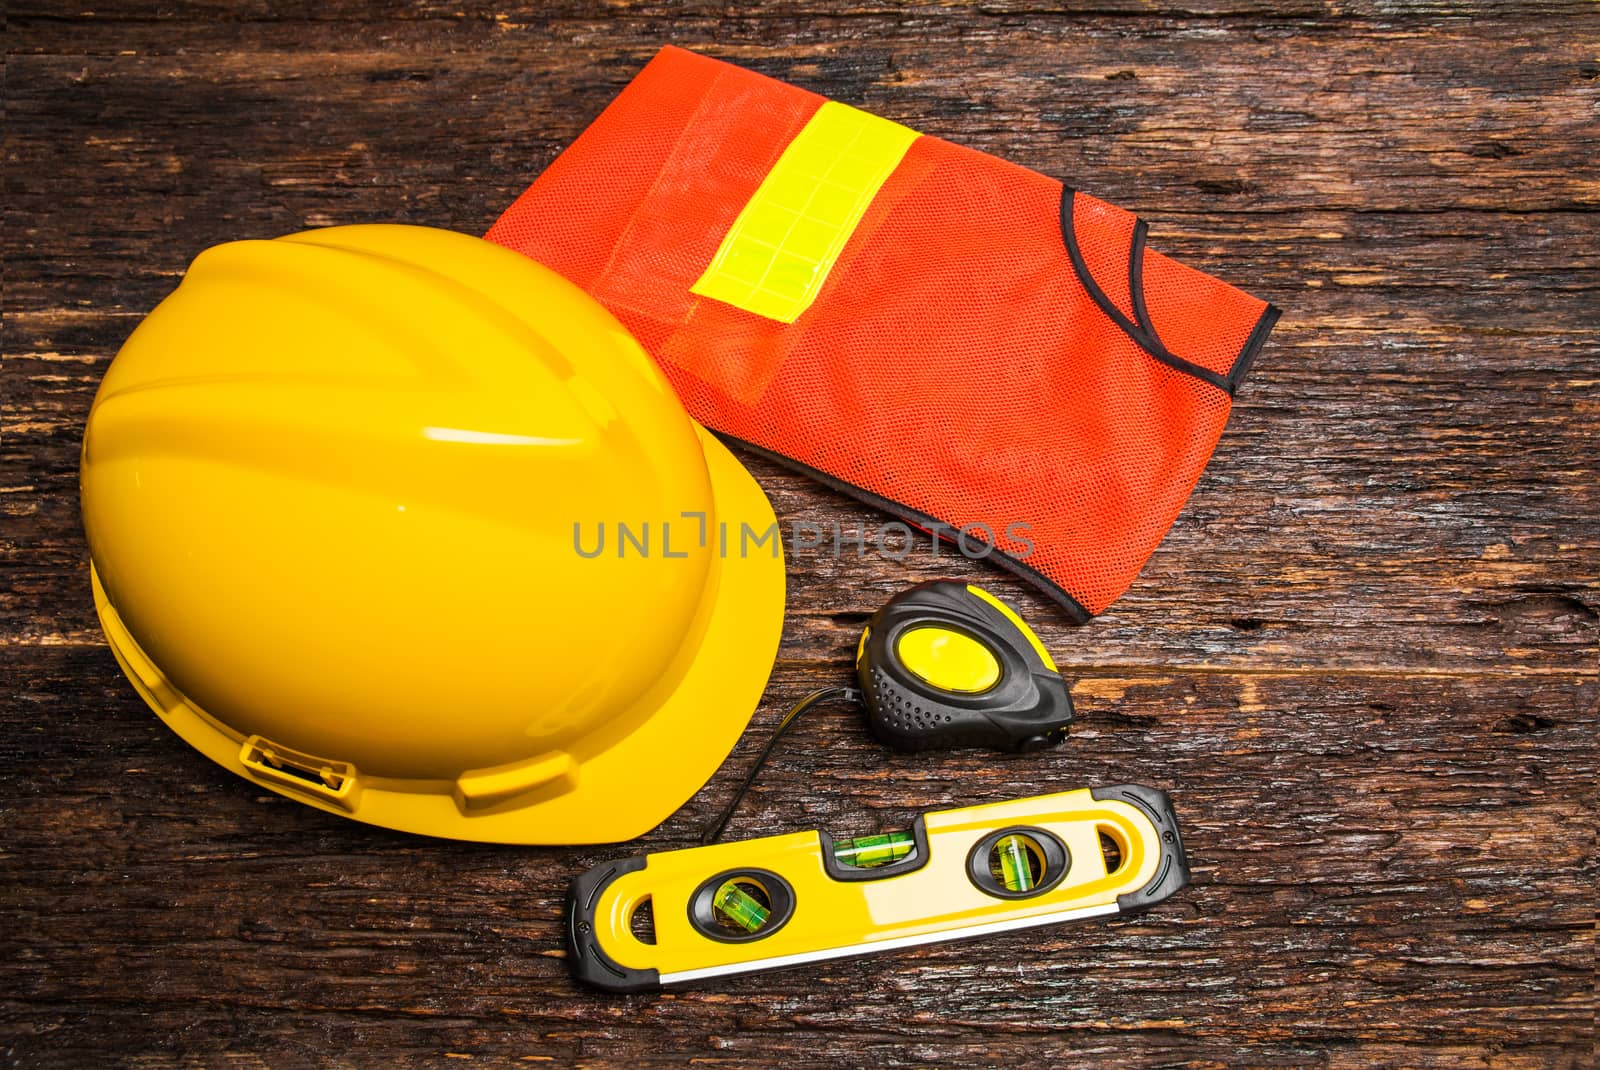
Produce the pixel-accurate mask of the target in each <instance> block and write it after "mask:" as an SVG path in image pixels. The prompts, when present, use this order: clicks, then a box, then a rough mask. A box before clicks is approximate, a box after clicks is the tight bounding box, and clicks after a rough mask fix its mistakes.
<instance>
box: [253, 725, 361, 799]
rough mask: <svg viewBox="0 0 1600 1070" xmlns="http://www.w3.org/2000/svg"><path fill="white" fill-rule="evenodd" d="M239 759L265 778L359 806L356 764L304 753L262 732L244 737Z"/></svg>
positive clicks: (308, 792) (254, 772)
mask: <svg viewBox="0 0 1600 1070" xmlns="http://www.w3.org/2000/svg"><path fill="white" fill-rule="evenodd" d="M239 761H240V763H241V764H243V765H244V767H245V768H246V769H247V770H248V771H249V772H251V773H253V774H254V775H256V776H258V777H260V778H262V779H264V780H270V781H272V782H273V783H275V784H281V785H284V786H286V787H291V788H294V789H295V790H297V791H302V792H305V793H306V794H309V795H311V796H313V797H315V798H319V799H323V800H325V801H327V802H330V803H332V804H334V805H335V806H338V807H341V808H343V809H346V810H353V809H355V802H356V797H357V795H358V793H359V783H358V781H357V779H356V768H355V766H353V765H351V764H350V763H349V762H335V761H330V760H328V759H326V758H317V757H314V756H312V755H309V754H302V753H300V752H299V751H296V750H290V749H289V748H288V747H285V746H282V745H280V744H277V743H273V742H272V741H271V740H269V739H265V738H263V737H261V736H251V737H250V738H249V739H247V740H245V741H244V745H243V746H242V747H240V748H239Z"/></svg>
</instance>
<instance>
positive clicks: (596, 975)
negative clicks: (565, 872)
mask: <svg viewBox="0 0 1600 1070" xmlns="http://www.w3.org/2000/svg"><path fill="white" fill-rule="evenodd" d="M644 867H645V858H644V856H643V855H635V856H633V857H632V858H623V859H619V860H617V861H615V862H602V863H600V864H599V865H598V866H595V867H594V868H593V869H591V870H589V872H587V873H585V874H583V875H582V876H581V877H576V878H574V879H573V881H572V883H571V884H570V885H569V886H568V887H567V963H568V964H569V965H570V966H571V967H572V976H574V977H576V978H577V979H578V980H580V981H582V982H583V983H584V984H588V985H593V986H594V987H595V988H601V989H604V990H605V991H607V992H654V991H655V990H657V989H659V988H660V987H661V975H660V974H659V973H657V972H656V971H655V970H634V969H630V968H628V967H627V966H623V965H621V964H620V963H618V962H617V961H616V960H614V959H613V958H612V957H611V956H610V955H607V954H606V953H605V952H604V951H602V950H600V942H599V941H598V940H597V939H595V920H594V908H595V904H596V903H598V902H599V900H600V893H601V892H603V891H605V890H606V887H607V886H608V885H609V884H610V883H611V882H612V881H614V880H616V879H617V878H618V877H620V876H622V875H623V874H624V873H636V872H638V871H639V870H641V869H643V868H644Z"/></svg>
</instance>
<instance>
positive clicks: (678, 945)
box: [568, 785, 1188, 991]
mask: <svg viewBox="0 0 1600 1070" xmlns="http://www.w3.org/2000/svg"><path fill="white" fill-rule="evenodd" d="M902 835H904V836H909V837H910V838H911V839H912V840H914V846H913V847H910V848H909V853H908V854H907V855H906V856H905V857H902V858H900V859H899V860H898V861H894V862H893V863H891V864H888V865H883V866H881V867H879V868H876V869H874V868H856V867H853V866H849V865H846V864H844V863H841V862H840V861H839V860H838V857H837V856H836V853H835V850H834V842H833V840H832V839H831V838H830V837H829V836H828V835H827V834H825V833H820V832H816V831H811V832H796V833H791V834H788V835H782V836H771V837H767V838H764V839H757V840H746V841H743V842H738V843H720V844H713V845H710V846H706V847H696V848H690V849H687V850H681V851H668V852H664V853H661V854H652V855H646V856H639V857H634V858H629V859H622V860H619V861H616V862H610V863H605V864H602V865H600V866H596V867H595V868H594V869H592V870H590V871H589V872H588V873H587V874H585V875H584V876H583V877H581V878H579V879H578V880H577V881H575V882H574V883H573V887H572V891H571V895H570V897H569V902H568V946H569V954H570V955H571V957H572V961H573V967H574V970H575V972H576V973H577V974H578V976H579V977H580V978H582V979H583V980H586V981H588V982H590V983H592V984H596V985H598V986H600V987H603V988H608V989H612V990H615V991H639V990H645V989H649V988H654V987H656V986H658V985H667V984H676V983H684V982H689V981H698V980H703V979H706V978H713V977H719V976H724V975H728V974H736V973H744V972H748V971H752V970H762V969H773V968H777V967H782V966H792V965H798V964H802V963H806V962H815V961H820V960H823V959H829V958H837V957H841V956H848V955H855V954H865V953H869V952H874V951H885V950H889V949H892V948H899V947H909V946H913V945H916V944H924V943H931V942H935V941H942V940H951V939H958V938H961V937H969V936H978V935H982V934H986V933H997V932H1004V931H1007V930H1011V929H1021V928H1027V927H1031V926H1035V925H1044V924H1050V923H1053V922H1061V921H1070V920H1074V919H1080V918H1089V917H1095V916H1099V915H1110V914H1117V913H1126V912H1131V911H1136V910H1142V909H1145V908H1146V907H1149V906H1152V905H1154V904H1155V903H1157V902H1160V901H1161V900H1163V899H1165V898H1167V897H1168V896H1170V895H1171V894H1172V893H1173V892H1175V891H1176V890H1177V889H1178V888H1181V887H1182V886H1183V885H1184V884H1185V883H1187V880H1188V867H1187V864H1186V861H1185V859H1184V855H1183V846H1182V842H1181V840H1180V838H1179V835H1178V829H1177V821H1176V817H1175V815H1174V814H1173V811H1172V806H1171V802H1170V800H1169V799H1168V798H1167V796H1166V794H1165V793H1164V792H1160V791H1156V790H1154V789H1150V788H1142V787H1136V786H1131V785H1125V786H1119V787H1112V788H1092V789H1091V788H1083V789H1079V790H1076V791H1068V792H1062V793H1059V794H1054V795H1041V796H1036V797H1033V798H1027V799H1015V800H1011V801H1008V802H999V803H989V804H985V805H982V806H970V807H964V808H962V809H959V810H944V811H936V812H932V813H928V814H925V815H923V816H921V817H919V818H918V819H917V821H916V822H915V823H914V824H913V827H912V828H911V829H910V830H909V831H908V832H907V833H904V834H902ZM1003 854H1004V855H1006V856H1007V858H1006V860H1005V863H1004V864H1003V865H1002V864H1001V862H999V861H995V859H998V858H999V857H1000V856H1001V855H1003ZM1017 859H1021V860H1022V865H1021V867H1020V868H1022V869H1029V868H1030V867H1031V872H1024V873H1021V874H1020V876H1019V874H1018V869H1019V866H1018V864H1017ZM1018 881H1020V885H1019V884H1017V883H1016V882H1018ZM1007 882H1012V883H1011V886H1008V884H1007ZM730 887H732V888H733V891H729V888H730ZM735 900H737V901H738V902H739V903H742V904H744V905H743V906H739V907H735V906H734V905H732V904H733V903H734V901H735ZM647 905H648V909H649V913H650V916H651V919H652V922H653V934H651V933H645V934H642V935H641V934H640V933H638V932H636V931H635V930H636V926H635V920H636V918H635V915H636V913H638V912H640V911H641V910H643V909H644V908H645V907H646V906H647ZM756 920H759V921H760V925H759V927H758V928H756V929H755V930H754V931H744V929H742V928H741V926H746V927H748V926H751V925H753V924H755V921H756Z"/></svg>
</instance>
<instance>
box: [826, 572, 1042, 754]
mask: <svg viewBox="0 0 1600 1070" xmlns="http://www.w3.org/2000/svg"><path fill="white" fill-rule="evenodd" d="M856 675H857V677H858V678H859V680H860V682H861V690H862V695H863V699H864V701H865V703H866V707H867V722H868V724H870V725H871V727H872V732H873V734H874V735H875V736H877V737H878V739H880V740H881V741H882V742H884V743H885V744H887V745H889V746H891V747H894V748H895V749H896V750H903V751H921V750H933V749H936V748H951V747H991V748H994V749H996V750H1006V751H1025V750H1037V749H1039V748H1041V747H1049V746H1053V745H1054V744H1056V743H1059V742H1061V740H1063V739H1065V738H1066V735H1067V726H1068V725H1069V724H1071V723H1072V698H1071V696H1070V695H1069V694H1068V692H1067V684H1066V681H1065V680H1063V679H1062V678H1061V674H1060V673H1059V672H1058V671H1057V670H1056V667H1055V662H1054V661H1052V660H1051V658H1050V655H1049V654H1048V653H1047V652H1046V651H1045V649H1044V646H1043V644H1041V643H1040V642H1039V639H1038V637H1037V636H1036V635H1034V634H1033V631H1032V629H1030V628H1029V627H1028V626H1027V624H1025V623H1023V621H1022V618H1021V617H1019V616H1017V614H1016V613H1015V611H1013V610H1012V609H1011V608H1010V607H1008V606H1006V605H1005V604H1004V603H1003V602H1001V601H1000V600H999V599H997V598H995V597H994V596H993V595H991V594H989V593H988V592H987V591H985V590H983V589H982V588H979V587H974V586H970V585H968V584H965V583H962V582H960V581H959V580H933V581H931V582H928V583H922V584H918V585H917V586H915V587H912V588H910V589H909V590H907V591H904V592H902V593H900V594H898V595H896V596H895V597H894V598H892V599H890V600H889V601H888V602H887V603H886V604H885V605H884V606H883V608H881V609H879V610H878V611H877V612H876V613H874V614H873V615H872V619H871V620H869V621H868V622H867V627H866V630H865V631H864V632H863V633H862V635H861V644H860V646H859V647H858V648H857V651H856Z"/></svg>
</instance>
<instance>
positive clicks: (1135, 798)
mask: <svg viewBox="0 0 1600 1070" xmlns="http://www.w3.org/2000/svg"><path fill="white" fill-rule="evenodd" d="M1089 796H1090V798H1092V799H1095V800H1096V801H1099V800H1104V799H1111V800H1114V801H1116V802H1124V803H1129V804H1131V805H1133V806H1136V807H1138V808H1139V809H1140V810H1143V811H1144V812H1145V814H1146V816H1148V817H1149V818H1150V821H1151V823H1152V824H1154V825H1155V827H1156V833H1157V834H1158V835H1159V836H1160V837H1161V858H1160V860H1159V861H1158V862H1157V863H1156V875H1155V876H1154V877H1151V878H1150V883H1149V884H1146V885H1145V886H1144V887H1143V888H1140V889H1139V890H1138V891H1136V892H1128V893H1126V894H1124V895H1119V896H1117V908H1118V909H1119V910H1120V911H1122V912H1123V913H1124V914H1128V913H1134V912H1137V911H1141V910H1149V909H1150V908H1151V907H1153V906H1155V905H1156V904H1157V903H1159V902H1161V901H1162V900H1165V899H1170V898H1171V897H1172V895H1173V893H1174V892H1176V891H1177V890H1178V889H1180V888H1182V887H1183V886H1184V885H1186V884H1188V883H1189V859H1188V856H1186V855H1185V854H1184V852H1183V837H1182V836H1180V835H1179V834H1178V815H1177V813H1176V812H1175V811H1174V810H1173V809H1172V799H1171V798H1170V797H1169V796H1168V795H1167V793H1166V792H1164V791H1161V790H1159V789H1157V788H1146V787H1142V786H1141V785H1138V784H1118V785H1116V786H1115V787H1110V788H1092V789H1090V791H1089Z"/></svg>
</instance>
